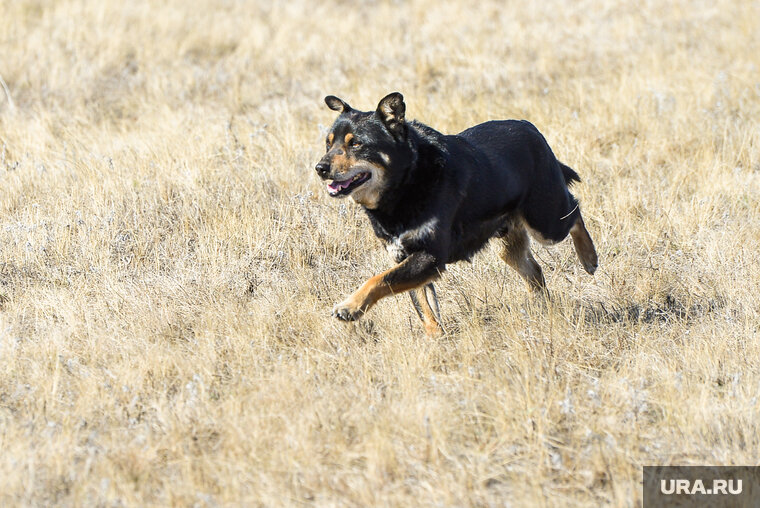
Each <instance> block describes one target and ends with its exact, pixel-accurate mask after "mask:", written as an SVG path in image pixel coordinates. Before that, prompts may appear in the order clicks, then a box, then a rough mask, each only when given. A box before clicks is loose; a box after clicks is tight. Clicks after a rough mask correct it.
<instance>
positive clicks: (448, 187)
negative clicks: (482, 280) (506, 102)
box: [316, 92, 598, 335]
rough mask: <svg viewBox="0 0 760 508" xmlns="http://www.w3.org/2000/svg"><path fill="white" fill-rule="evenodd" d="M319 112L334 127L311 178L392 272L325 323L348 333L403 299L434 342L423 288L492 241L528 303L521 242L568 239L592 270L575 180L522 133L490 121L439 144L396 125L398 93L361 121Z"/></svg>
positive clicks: (430, 295)
mask: <svg viewBox="0 0 760 508" xmlns="http://www.w3.org/2000/svg"><path fill="white" fill-rule="evenodd" d="M325 102H326V103H327V106H328V107H329V108H330V109H332V110H333V111H337V112H338V113H339V116H338V118H337V119H336V120H335V123H334V124H333V126H332V128H331V129H330V132H329V134H328V135H327V140H326V141H327V146H326V148H327V150H326V153H325V155H324V157H322V159H321V160H320V161H319V163H317V165H316V171H317V174H318V175H319V177H320V178H322V179H323V180H325V181H327V192H328V193H329V195H330V196H333V197H336V198H342V197H346V196H351V197H352V198H353V199H354V201H356V202H357V203H359V204H360V205H361V206H362V207H363V208H364V210H365V211H366V213H367V216H368V217H369V220H370V223H371V224H372V228H373V229H374V232H375V235H377V237H378V238H380V240H381V241H382V242H383V243H384V244H385V246H386V248H387V250H388V252H389V253H390V255H391V257H392V258H393V260H394V261H395V262H396V266H394V267H393V268H391V269H390V270H387V271H385V272H383V273H381V274H379V275H376V276H374V277H372V278H370V279H369V280H368V281H367V282H366V283H364V284H363V285H362V286H361V287H360V288H359V289H358V290H356V292H354V293H353V294H352V295H351V296H349V297H348V298H346V299H345V300H343V301H342V302H340V303H338V304H337V305H335V307H334V308H333V316H335V317H337V318H338V319H341V320H344V321H353V320H356V319H358V318H359V317H361V316H362V315H363V314H364V313H366V312H367V311H368V310H369V309H370V307H372V306H373V305H374V304H375V303H377V301H378V300H380V299H381V298H384V297H386V296H389V295H395V294H398V293H401V292H404V291H409V292H410V295H411V298H412V303H413V304H414V308H415V310H416V312H417V314H418V315H419V317H420V319H421V320H422V322H423V325H424V327H425V331H426V333H427V334H428V335H438V334H439V333H441V331H442V328H441V324H440V323H441V319H440V312H439V309H438V300H437V297H436V293H435V287H434V286H433V281H434V280H436V279H437V278H438V277H440V276H441V273H442V272H443V271H444V270H445V268H446V265H447V264H449V263H453V262H455V261H462V260H470V258H471V257H472V256H473V255H474V254H475V253H476V252H478V251H479V250H480V249H482V248H483V247H484V246H485V245H486V244H487V243H488V241H489V240H490V239H491V238H498V239H499V241H500V242H501V243H502V245H503V250H502V254H501V257H502V258H503V259H504V261H505V262H506V263H507V264H508V265H509V266H511V267H512V268H514V269H515V270H516V271H517V272H518V273H519V274H520V275H521V276H522V278H523V279H525V281H527V283H528V284H529V285H530V287H531V288H532V289H534V290H535V291H537V292H539V293H542V292H543V293H546V282H545V280H544V276H543V273H542V271H541V267H540V266H539V265H538V263H537V262H536V260H535V259H534V258H533V255H532V254H531V251H530V240H529V235H530V236H532V237H533V238H534V239H536V240H537V241H539V242H540V243H543V244H554V243H557V242H560V241H562V240H563V239H565V238H566V237H567V235H568V234H570V236H571V237H572V239H573V244H574V246H575V251H576V253H577V254H578V258H579V259H580V261H581V264H582V265H583V268H584V269H585V270H586V271H587V272H588V273H590V274H593V273H594V271H595V270H596V268H597V264H598V261H597V254H596V250H595V249H594V243H593V241H592V240H591V237H590V236H589V233H588V231H587V230H586V226H585V225H584V223H583V218H582V217H581V211H580V208H579V206H578V201H577V200H576V199H575V198H574V197H573V195H572V194H570V191H569V190H568V186H569V185H570V184H572V183H573V182H580V177H579V176H578V174H577V173H576V172H575V171H573V170H572V169H571V168H569V167H568V166H566V165H564V164H562V163H561V162H559V161H558V160H557V159H556V157H555V156H554V153H552V150H551V148H549V145H548V144H547V142H546V140H545V139H544V137H543V136H542V135H541V133H540V132H539V131H538V129H536V127H535V126H533V124H531V123H530V122H527V121H525V120H499V121H490V122H485V123H482V124H479V125H476V126H474V127H470V128H469V129H467V130H465V131H463V132H460V133H459V134H456V135H445V134H441V133H440V132H438V131H436V130H434V129H432V128H430V127H428V126H427V125H424V124H422V123H419V122H417V121H411V122H407V121H406V119H405V111H406V105H405V104H404V97H403V96H402V95H401V94H400V93H398V92H394V93H391V94H389V95H387V96H386V97H384V98H383V99H382V100H381V101H380V103H379V104H378V105H377V109H376V110H375V111H370V112H365V111H357V110H355V109H353V108H352V107H351V106H349V105H348V104H347V103H346V102H345V101H343V100H341V99H339V98H337V97H335V96H332V95H330V96H327V97H325Z"/></svg>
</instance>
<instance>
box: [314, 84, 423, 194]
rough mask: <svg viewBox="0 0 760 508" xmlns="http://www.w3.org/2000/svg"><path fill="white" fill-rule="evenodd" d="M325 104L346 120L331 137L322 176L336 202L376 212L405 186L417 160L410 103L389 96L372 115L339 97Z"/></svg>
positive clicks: (339, 121) (321, 166) (319, 170)
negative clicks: (410, 140)
mask: <svg viewBox="0 0 760 508" xmlns="http://www.w3.org/2000/svg"><path fill="white" fill-rule="evenodd" d="M325 102H326V103H327V106H328V107H329V108H330V109H332V110H333V111H337V112H338V113H340V115H339V116H338V118H337V120H335V123H334V124H333V126H332V128H331V129H330V132H329V134H328V135H327V139H326V144H327V150H326V152H327V153H325V155H324V157H322V159H321V160H320V161H319V163H317V166H316V170H317V174H319V176H320V177H321V178H322V179H323V180H327V181H328V184H327V192H328V193H329V194H330V196H333V197H344V196H349V195H350V196H351V197H352V198H353V199H354V201H356V202H357V203H359V204H360V205H362V206H364V207H365V208H369V209H375V208H377V207H378V206H379V205H380V203H381V202H382V200H383V197H384V195H385V194H386V193H387V192H389V191H392V190H393V189H395V188H396V185H397V184H398V182H400V181H401V180H403V178H404V175H405V173H406V171H407V170H408V169H409V166H410V165H411V161H412V160H413V153H412V149H411V147H410V145H409V143H408V142H407V136H408V126H407V124H406V121H405V120H404V113H405V111H406V105H405V104H404V97H403V96H402V95H401V94H400V93H398V92H394V93H392V94H389V95H387V96H386V97H384V98H383V99H382V100H381V101H380V103H379V104H378V105H377V109H376V110H375V111H371V112H365V111H357V110H355V109H353V108H352V107H351V106H349V105H348V104H347V103H346V102H345V101H343V100H341V99H339V98H337V97H335V96H333V95H328V96H327V97H325Z"/></svg>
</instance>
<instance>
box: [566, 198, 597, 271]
mask: <svg viewBox="0 0 760 508" xmlns="http://www.w3.org/2000/svg"><path fill="white" fill-rule="evenodd" d="M570 236H571V237H572V238H573V245H574V246H575V252H576V254H578V259H580V260H581V264H582V265H583V269H584V270H586V271H587V272H588V273H590V274H592V275H593V274H594V272H595V271H596V268H597V266H599V259H598V257H597V255H596V249H595V248H594V242H593V241H592V240H591V235H589V234H588V230H587V229H586V225H585V224H584V223H583V217H581V214H580V211H579V212H578V218H577V219H576V220H575V224H573V227H572V228H570Z"/></svg>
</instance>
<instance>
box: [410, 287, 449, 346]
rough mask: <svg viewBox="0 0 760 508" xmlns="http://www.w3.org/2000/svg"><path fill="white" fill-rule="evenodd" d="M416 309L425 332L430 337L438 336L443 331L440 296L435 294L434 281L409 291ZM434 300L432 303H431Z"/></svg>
mask: <svg viewBox="0 0 760 508" xmlns="http://www.w3.org/2000/svg"><path fill="white" fill-rule="evenodd" d="M409 296H410V297H411V299H412V305H414V310H415V311H417V315H418V316H419V317H420V319H421V320H422V324H423V326H424V327H425V334H426V335H428V336H429V337H437V336H439V335H441V334H442V333H443V328H442V327H441V310H440V308H439V307H438V296H437V295H436V294H435V286H433V283H432V282H431V283H429V284H426V285H425V286H424V287H421V288H418V289H413V290H411V291H410V292H409ZM431 300H432V304H431Z"/></svg>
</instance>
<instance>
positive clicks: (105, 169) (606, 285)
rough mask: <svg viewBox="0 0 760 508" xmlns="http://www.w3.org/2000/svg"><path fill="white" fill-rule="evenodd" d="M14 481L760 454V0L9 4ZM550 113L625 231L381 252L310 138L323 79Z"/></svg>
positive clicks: (37, 484)
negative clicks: (502, 254) (371, 296)
mask: <svg viewBox="0 0 760 508" xmlns="http://www.w3.org/2000/svg"><path fill="white" fill-rule="evenodd" d="M0 76H1V77H2V78H3V81H4V83H5V85H7V91H8V94H9V96H10V98H11V100H12V104H11V102H10V101H9V100H8V96H7V95H6V94H5V90H3V89H2V88H0V505H3V506H8V505H50V504H60V505H70V506H73V505H79V506H96V505H97V506H158V505H174V506H189V505H196V506H231V505H237V504H245V505H248V506H280V505H302V504H314V505H319V506H333V505H334V506H338V505H340V506H370V505H384V506H388V505H398V506H412V505H437V506H461V505H479V506H502V505H506V506H533V505H535V506H597V505H610V506H636V505H638V503H639V500H640V490H641V487H640V481H641V466H642V465H644V464H663V463H672V464H758V454H757V451H758V450H759V449H760V400H759V399H758V395H759V394H760V301H759V298H760V297H759V296H758V280H760V267H759V266H758V251H759V250H760V128H759V127H760V4H758V2H749V1H739V0H737V1H717V2H715V1H709V2H708V1H693V2H685V1H675V2H658V1H645V2H635V3H624V2H620V3H618V2H611V1H605V0H587V1H582V2H560V1H551V2H517V1H507V2H490V1H484V2H476V3H470V4H465V3H461V4H460V3H452V2H436V1H433V0H420V1H412V2H401V1H400V2H366V3H359V2H335V3H330V4H323V5H315V4H313V3H312V2H306V1H294V2H288V3H287V4H279V3H275V5H270V3H268V2H261V3H260V4H257V3H246V2H236V1H223V0H219V1H205V0H200V1H197V2H192V6H190V4H189V3H188V2H184V1H179V0H170V1H161V2H158V1H156V2H115V1H105V2H98V1H82V0H70V1H67V0H61V1H56V2H52V1H51V2H47V1H29V0H15V1H2V2H0ZM393 90H399V91H401V92H403V93H404V94H405V96H406V99H407V106H408V111H407V116H408V118H417V119H418V120H421V121H423V122H425V123H428V124H430V125H432V126H434V127H436V128H438V129H439V130H442V131H444V132H458V131H459V130H462V129H464V128H465V127H467V126H469V125H471V124H474V123H477V122H479V121H484V120H488V119H494V118H526V119H529V120H531V121H532V122H533V123H535V124H536V125H537V126H538V127H539V129H540V130H541V131H542V132H543V133H544V135H545V136H546V137H547V139H548V141H549V143H550V144H551V146H552V147H553V149H554V151H555V153H556V154H557V155H558V157H559V158H560V159H561V160H563V161H564V162H566V163H568V164H569V165H570V166H572V167H574V168H575V169H576V170H577V171H578V172H579V173H580V174H581V177H582V178H583V180H584V181H583V183H582V184H580V185H578V186H577V187H576V188H575V190H574V192H575V194H576V196H578V197H579V198H580V200H581V205H582V208H583V213H584V216H585V217H586V222H587V225H588V226H589V229H590V231H591V234H592V236H593V237H594V240H595V241H596V245H597V248H598V251H599V254H600V261H601V266H600V269H599V271H598V272H597V274H596V275H595V276H594V277H591V276H589V275H587V274H586V273H585V272H583V270H582V269H581V267H580V264H579V263H578V262H577V260H576V258H575V256H574V253H573V252H572V246H571V244H570V242H566V243H563V244H561V245H559V246H556V247H552V248H548V249H547V248H543V247H536V248H535V250H536V253H537V257H538V258H539V262H541V263H542V265H543V266H544V270H545V274H546V276H547V282H548V284H549V287H550V289H551V290H552V293H553V297H554V300H553V302H552V304H551V306H550V307H549V308H542V307H541V306H540V305H538V304H537V303H536V302H533V301H532V300H531V299H530V298H529V296H528V291H527V289H526V288H525V287H524V285H523V283H522V282H521V281H520V280H519V279H518V277H517V275H516V274H515V273H514V272H512V271H511V270H509V269H508V268H507V267H506V266H505V265H503V263H502V262H501V261H500V259H499V258H498V256H497V255H496V251H495V249H492V248H489V249H486V250H485V251H484V252H483V253H482V254H479V255H478V256H477V257H476V259H475V262H474V263H473V264H461V265H456V266H451V267H450V270H449V271H448V274H447V275H446V276H445V277H444V279H443V281H442V282H441V283H440V284H439V286H438V287H439V295H440V296H441V305H442V310H443V315H444V321H445V325H446V327H447V328H448V331H449V334H448V335H447V336H446V337H444V338H442V339H439V340H430V339H426V338H425V337H424V336H423V335H422V329H421V326H420V325H419V324H418V323H417V322H416V316H415V315H414V313H413V311H412V309H411V306H410V304H409V299H408V297H406V296H404V295H402V296H399V297H396V298H390V299H387V300H384V301H382V302H381V303H380V304H378V305H377V306H376V307H375V308H374V309H373V310H372V311H371V313H370V314H369V315H368V316H367V317H366V318H365V319H364V320H363V321H361V322H359V323H358V324H351V325H346V324H344V323H340V322H336V321H334V320H333V319H331V318H330V317H329V311H330V309H331V307H332V305H333V303H335V302H336V301H338V300H340V299H342V298H343V297H344V296H345V295H346V294H348V293H349V292H350V291H352V290H353V289H354V288H355V287H356V286H357V285H358V284H360V283H361V282H363V281H364V280H365V279H366V278H367V277H369V276H371V275H373V274H375V273H378V272H380V271H382V270H384V269H386V268H388V267H389V266H390V262H389V260H388V259H387V257H386V254H385V252H384V250H383V249H382V248H380V246H379V244H378V243H377V242H376V241H375V240H374V237H373V236H372V234H371V231H370V230H369V228H368V227H367V222H366V220H365V218H364V217H363V214H362V212H361V211H360V210H359V209H358V207H356V206H355V205H353V204H352V203H351V202H349V201H331V200H330V199H329V198H328V197H327V195H326V193H325V192H324V191H323V188H322V185H321V184H320V183H319V181H318V180H317V178H316V176H315V174H314V172H313V169H312V168H313V165H314V163H315V162H316V161H317V160H318V158H319V157H320V156H321V152H322V150H323V137H324V135H325V133H326V129H327V126H328V125H329V124H330V123H331V122H332V120H333V118H334V113H333V112H331V111H329V110H328V109H327V108H326V107H325V106H324V104H323V102H322V98H323V97H324V96H325V95H326V94H328V93H332V94H337V95H339V96H341V97H344V98H345V99H346V100H348V102H350V103H351V104H352V105H354V106H355V107H358V108H361V109H371V108H374V107H375V105H376V103H377V101H378V100H379V99H380V98H381V97H382V96H383V95H385V94H386V93H388V92H390V91H393Z"/></svg>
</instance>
